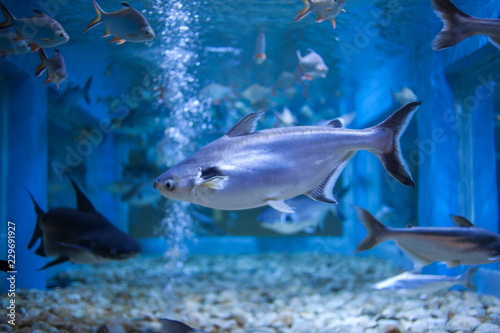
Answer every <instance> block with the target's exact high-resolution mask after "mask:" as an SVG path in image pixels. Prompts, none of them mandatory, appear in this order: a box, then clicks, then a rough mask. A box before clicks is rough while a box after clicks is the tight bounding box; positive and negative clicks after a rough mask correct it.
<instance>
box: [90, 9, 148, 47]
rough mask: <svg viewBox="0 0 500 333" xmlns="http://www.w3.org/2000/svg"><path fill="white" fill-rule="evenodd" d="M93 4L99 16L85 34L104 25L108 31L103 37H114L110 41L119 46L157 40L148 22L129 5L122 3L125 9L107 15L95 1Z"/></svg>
mask: <svg viewBox="0 0 500 333" xmlns="http://www.w3.org/2000/svg"><path fill="white" fill-rule="evenodd" d="M92 2H93V3H94V8H95V11H96V14H97V16H96V18H95V19H93V20H92V21H91V22H90V23H89V25H88V26H87V28H85V31H84V32H87V31H88V30H89V29H91V28H93V27H95V26H96V25H98V24H100V23H103V24H104V25H105V26H106V31H105V32H104V34H103V35H102V37H108V36H111V35H113V36H114V37H113V39H111V40H110V41H109V42H110V43H113V42H116V44H118V45H119V44H123V43H125V42H147V41H150V40H153V39H154V38H155V33H154V31H153V29H152V28H151V26H150V25H149V22H148V20H146V18H145V17H144V16H143V15H142V14H141V13H139V12H138V11H137V10H135V9H134V8H132V6H130V5H129V4H127V3H125V2H122V5H123V6H124V7H125V8H123V9H120V10H119V11H116V12H112V13H106V12H105V11H103V10H102V9H101V7H99V5H98V4H97V2H96V1H95V0H92Z"/></svg>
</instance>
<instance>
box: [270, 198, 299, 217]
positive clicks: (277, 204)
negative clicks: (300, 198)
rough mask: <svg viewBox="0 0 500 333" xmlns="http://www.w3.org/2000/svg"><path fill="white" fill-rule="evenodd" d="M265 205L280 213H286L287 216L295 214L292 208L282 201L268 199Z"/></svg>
mask: <svg viewBox="0 0 500 333" xmlns="http://www.w3.org/2000/svg"><path fill="white" fill-rule="evenodd" d="M266 203H267V204H268V205H269V206H271V207H273V208H274V209H276V210H277V211H280V212H282V213H287V214H293V213H295V210H294V209H293V208H292V207H290V206H289V205H288V204H287V203H286V202H285V201H284V200H274V199H269V200H267V201H266Z"/></svg>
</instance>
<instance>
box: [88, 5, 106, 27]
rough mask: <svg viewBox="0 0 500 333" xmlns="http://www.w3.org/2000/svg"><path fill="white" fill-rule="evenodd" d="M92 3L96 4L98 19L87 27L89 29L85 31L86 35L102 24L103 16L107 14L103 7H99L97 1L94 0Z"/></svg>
mask: <svg viewBox="0 0 500 333" xmlns="http://www.w3.org/2000/svg"><path fill="white" fill-rule="evenodd" d="M92 2H93V3H94V9H95V12H96V17H95V18H94V19H93V20H92V21H90V23H89V24H88V25H87V27H86V28H85V30H84V31H83V32H84V33H85V32H87V31H88V30H89V29H91V28H93V27H95V26H96V25H98V24H99V23H101V19H102V14H105V12H104V11H103V10H102V9H101V7H99V5H98V4H97V2H96V1H95V0H92Z"/></svg>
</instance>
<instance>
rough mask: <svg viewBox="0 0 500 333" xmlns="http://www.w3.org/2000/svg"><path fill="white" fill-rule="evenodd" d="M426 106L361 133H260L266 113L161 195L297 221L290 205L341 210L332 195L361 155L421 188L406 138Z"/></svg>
mask: <svg viewBox="0 0 500 333" xmlns="http://www.w3.org/2000/svg"><path fill="white" fill-rule="evenodd" d="M420 104H421V103H420V102H414V103H410V104H408V105H406V106H404V107H402V108H401V109H399V110H398V111H396V112H394V114H392V115H391V116H390V117H389V118H387V119H386V120H385V121H383V122H382V123H380V124H378V125H377V126H374V127H371V128H366V129H362V130H354V129H346V128H338V127H333V126H334V125H337V124H338V123H339V122H337V121H335V122H334V124H330V125H328V126H295V127H283V128H273V129H267V130H262V131H257V132H255V127H256V126H257V120H258V119H259V118H260V116H261V115H262V113H251V114H249V115H247V116H245V117H243V118H242V119H241V120H240V121H239V122H238V123H236V125H234V126H233V128H231V129H230V130H229V132H227V134H226V135H224V136H223V137H221V138H219V139H217V140H215V141H213V142H212V143H210V144H208V145H207V146H205V147H203V148H201V149H200V150H199V151H197V152H196V153H194V154H193V155H191V156H190V157H188V158H186V159H185V160H184V161H182V162H180V163H179V164H177V165H176V166H174V167H172V168H171V169H169V170H167V171H166V172H165V173H163V174H162V175H161V176H159V177H158V178H157V179H156V181H155V183H154V187H155V189H157V190H159V191H160V193H161V194H162V195H163V196H165V197H167V198H169V199H175V200H182V201H188V202H191V203H195V204H198V205H202V206H206V207H210V208H216V209H223V210H238V209H248V208H254V207H260V206H264V205H266V204H268V205H270V206H271V207H273V208H275V209H277V210H279V211H282V212H285V213H292V212H293V211H294V210H293V209H292V208H291V207H289V206H288V205H287V204H286V203H285V202H284V200H287V199H290V198H293V197H296V196H298V195H300V194H305V195H307V196H309V197H311V198H312V199H315V200H318V201H323V202H329V203H334V202H335V199H334V198H333V194H332V190H333V187H334V185H335V182H336V181H337V179H338V177H339V176H340V173H341V172H342V170H343V169H344V167H345V166H346V165H347V163H348V162H349V161H350V159H351V158H352V157H353V155H354V153H355V152H356V151H358V150H368V151H370V152H372V153H374V154H375V155H376V156H377V157H378V158H379V159H380V160H381V162H382V164H383V165H384V167H385V168H386V170H387V172H389V173H390V174H391V175H392V176H393V177H394V178H396V179H397V180H398V181H400V182H401V183H402V184H404V185H406V186H412V187H413V186H415V184H414V183H413V180H412V178H411V175H410V173H409V171H408V167H407V166H406V163H405V161H404V159H403V156H402V155H401V150H400V144H399V138H400V137H401V135H402V133H403V132H404V131H405V129H406V127H407V125H408V122H409V121H410V120H411V118H412V116H413V114H414V113H415V111H416V109H417V107H418V106H419V105H420Z"/></svg>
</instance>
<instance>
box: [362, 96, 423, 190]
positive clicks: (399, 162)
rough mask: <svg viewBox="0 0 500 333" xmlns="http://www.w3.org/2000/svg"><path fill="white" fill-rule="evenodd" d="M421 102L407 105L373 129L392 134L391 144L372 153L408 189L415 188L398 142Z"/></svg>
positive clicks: (384, 145)
mask: <svg viewBox="0 0 500 333" xmlns="http://www.w3.org/2000/svg"><path fill="white" fill-rule="evenodd" d="M421 104H422V102H412V103H408V104H406V105H405V106H403V107H402V108H400V109H399V110H397V111H396V112H394V113H393V114H392V115H391V116H389V117H388V118H387V119H386V120H384V121H383V122H381V123H380V124H378V125H377V126H375V127H373V129H374V130H380V131H387V130H389V131H390V132H391V133H392V138H391V142H386V143H384V144H383V145H382V147H383V149H384V150H383V151H381V150H382V149H380V150H379V151H372V152H373V153H374V154H375V155H377V157H378V158H379V159H380V161H381V162H382V164H383V166H384V168H385V170H386V171H387V172H388V173H389V174H390V175H391V176H392V177H394V178H395V179H396V180H398V181H399V182H400V183H401V184H403V185H405V186H409V187H415V183H414V182H413V179H412V176H411V173H410V169H409V168H408V165H407V164H406V162H405V160H404V157H403V154H402V153H401V144H400V142H399V140H400V138H401V135H402V134H403V133H404V131H405V130H406V128H407V127H408V124H409V122H410V120H411V119H412V117H413V115H414V114H415V112H416V110H417V107H418V106H419V105H421Z"/></svg>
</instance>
